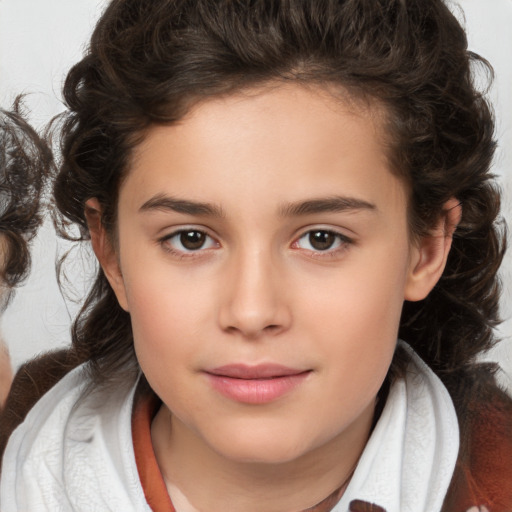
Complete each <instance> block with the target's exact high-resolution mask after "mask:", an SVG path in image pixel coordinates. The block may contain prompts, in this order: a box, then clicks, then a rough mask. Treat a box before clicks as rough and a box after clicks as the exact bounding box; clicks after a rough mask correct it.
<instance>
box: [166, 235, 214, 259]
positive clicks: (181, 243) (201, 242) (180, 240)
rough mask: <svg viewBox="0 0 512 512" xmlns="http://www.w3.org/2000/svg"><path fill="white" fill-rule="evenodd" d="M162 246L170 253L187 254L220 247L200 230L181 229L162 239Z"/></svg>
mask: <svg viewBox="0 0 512 512" xmlns="http://www.w3.org/2000/svg"><path fill="white" fill-rule="evenodd" d="M160 242H161V244H162V246H163V247H164V248H165V249H166V250H169V251H170V252H175V253H180V254H187V253H193V252H199V251H202V250H204V249H213V248H215V247H218V243H217V242H216V241H215V240H214V239H213V238H212V237H211V236H210V235H208V234H207V233H205V232H204V231H201V230H199V229H180V230H179V231H175V232H174V233H172V234H170V235H168V236H166V237H164V238H162V240H161V241H160Z"/></svg>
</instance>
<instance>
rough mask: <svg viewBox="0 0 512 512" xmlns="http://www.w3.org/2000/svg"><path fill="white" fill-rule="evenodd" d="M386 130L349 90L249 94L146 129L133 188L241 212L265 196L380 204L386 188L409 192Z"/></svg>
mask: <svg viewBox="0 0 512 512" xmlns="http://www.w3.org/2000/svg"><path fill="white" fill-rule="evenodd" d="M384 125H385V113H384V109H383V108H382V107H380V106H379V105H372V104H371V103H370V102H363V101H361V100H354V99H353V98H352V97H349V96H348V95H347V94H346V93H343V92H338V91H332V90H328V89H326V88H320V87H312V86H308V87H305V86H302V85H296V84H286V85H283V84H279V85H272V86H267V87H265V88H260V89H252V90H247V91H243V92H240V93H237V94H232V95H229V96H225V97H219V98H213V99H208V100H206V101H203V102H201V103H198V104H196V105H195V107H194V108H192V109H191V110H190V112H189V113H188V114H187V115H186V116H185V117H184V118H183V119H182V120H181V121H179V122H178V123H176V124H173V125H167V126H154V127H152V128H151V129H149V130H148V132H147V134H146V137H145V139H144V141H143V142H142V143H141V144H139V145H138V146H137V147H136V148H135V150H134V153H133V157H132V161H131V166H130V170H129V175H128V180H127V181H128V182H130V181H131V182H132V183H133V186H132V187H131V188H132V190H133V191H135V192H137V193H142V191H143V190H147V193H148V194H158V193H160V194H161V193H167V194H170V195H183V194H185V195H186V196H187V197H189V198H190V196H191V195H192V196H196V197H192V199H194V198H195V199H198V200H205V199H208V200H209V201H210V199H209V196H213V195H215V194H216V195H217V196H218V199H219V200H222V199H229V200H232V199H233V198H237V200H238V201H239V203H242V204H249V203H251V202H252V201H251V200H254V198H255V197H256V196H257V193H261V195H263V196H265V194H266V193H268V192H269V191H272V196H273V197H274V199H275V200H276V201H280V202H282V203H284V202H289V201H294V200H300V199H302V196H305V195H308V194H309V195H310V196H319V197H328V196H331V195H333V194H336V195H350V196H354V197H356V196H357V195H360V194H361V193H362V192H364V193H365V194H367V195H369V196H372V195H380V197H379V200H381V201H382V200H384V199H385V197H384V196H382V194H379V193H380V192H382V190H384V189H393V190H394V194H395V193H396V192H397V190H398V192H400V191H402V192H403V190H401V189H403V187H402V186H401V184H399V183H398V182H397V179H396V178H395V177H394V176H393V175H392V173H391V172H390V170H389V163H388V158H387V147H388V145H387V144H386V140H385V130H384V128H383V127H384ZM384 185H385V186H384ZM333 186H335V187H336V189H337V190H336V191H335V192H334V191H333ZM361 187H362V188H363V189H365V190H364V191H363V190H362V189H361ZM383 187H384V188H383ZM395 189H397V190H395ZM399 189H400V190H399ZM121 193H122V191H121ZM139 195H140V194H139ZM363 200H366V199H363Z"/></svg>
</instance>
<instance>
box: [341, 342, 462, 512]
mask: <svg viewBox="0 0 512 512" xmlns="http://www.w3.org/2000/svg"><path fill="white" fill-rule="evenodd" d="M400 343H401V344H402V346H403V347H404V348H405V349H406V350H407V351H408V352H409V353H410V354H411V362H410V364H409V366H408V367H407V373H406V377H405V380H398V381H396V382H395V383H394V384H393V385H392V386H391V389H390V392H389V395H388V399H387V401H386V405H385V407H384V410H383V411H382V414H381V417H380V418H379V421H378V422H377V425H376V426H375V429H374V431H373V432H372V435H371V437H370V439H369V441H368V443H367V444H366V447H365V449H364V451H363V454H362V455H361V458H360V459H359V462H358V464H357V468H356V470H355V472H354V475H353V476H352V479H351V481H350V484H349V485H348V487H347V489H346V491H345V493H344V495H343V497H342V498H341V500H340V502H339V503H338V504H337V505H336V506H335V507H334V509H333V511H332V512H347V510H348V505H349V503H350V501H352V500H355V499H358V500H363V501H368V502H370V503H374V504H376V505H379V506H380V507H382V508H384V509H385V510H386V511H387V512H439V511H440V510H441V507H442V505H443V500H444V497H445V495H446V492H447V490H448V486H449V484H450V481H451V477H452V474H453V471H454V469H455V463H456V461H457V454H458V451H459V425H458V422H457V415H456V413H455V409H454V406H453V402H452V400H451V398H450V395H449V394H448V391H447V390H446V388H445V387H444V385H443V384H442V382H441V381H440V380H439V378H438V377H437V376H436V375H435V374H434V372H433V371H432V370H431V369H430V368H429V367H428V366H427V365H426V364H425V363H424V362H423V361H422V360H421V359H420V358H419V357H418V356H417V355H416V354H415V353H414V352H413V350H412V349H411V348H410V347H409V346H408V345H407V344H406V343H403V342H400Z"/></svg>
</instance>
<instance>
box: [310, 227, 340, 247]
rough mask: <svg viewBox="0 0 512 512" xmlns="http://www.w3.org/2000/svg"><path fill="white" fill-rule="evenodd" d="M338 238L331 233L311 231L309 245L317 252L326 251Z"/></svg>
mask: <svg viewBox="0 0 512 512" xmlns="http://www.w3.org/2000/svg"><path fill="white" fill-rule="evenodd" d="M337 238H338V236H337V235H336V234H335V233H333V232H332V231H311V232H310V233H309V244H310V245H311V247H312V248H313V249H315V250H317V251H327V250H328V249H331V248H332V247H333V245H334V244H335V243H336V239H337Z"/></svg>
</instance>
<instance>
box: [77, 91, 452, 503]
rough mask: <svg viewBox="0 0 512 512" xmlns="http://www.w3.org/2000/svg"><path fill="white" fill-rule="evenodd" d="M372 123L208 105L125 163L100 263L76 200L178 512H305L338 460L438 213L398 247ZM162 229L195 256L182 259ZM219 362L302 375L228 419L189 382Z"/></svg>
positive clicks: (271, 96)
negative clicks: (197, 242) (190, 242)
mask: <svg viewBox="0 0 512 512" xmlns="http://www.w3.org/2000/svg"><path fill="white" fill-rule="evenodd" d="M382 117H383V114H382V112H379V111H378V109H376V108H375V109H373V110H372V109H370V108H369V107H368V106H366V107H364V108H363V107H358V106H357V104H355V103H354V102H351V103H349V102H347V101H343V100H340V98H339V97H337V98H336V97H334V96H333V95H332V94H330V93H328V92H327V91H325V90H323V89H320V88H305V87H302V86H299V85H279V84H278V85H276V86H275V87H267V88H265V89H260V90H255V91H247V92H245V93H243V94H242V93H240V94H236V95H232V96H228V97H224V98H216V99H210V100H207V101H205V102H203V103H201V104H199V105H197V106H196V107H195V108H194V109H193V110H192V111H191V112H190V113H189V114H188V115H187V116H186V117H185V118H184V119H183V120H182V121H181V122H180V123H178V124H176V125H173V126H159V127H153V128H152V129H151V130H150V131H149V133H148V134H147V136H146V138H145V140H144V142H142V143H141V144H140V146H139V147H137V148H136V149H135V151H134V155H133V159H132V165H131V168H130V171H129V174H128V176H127V178H126V180H125V181H124V182H123V184H122V186H121V190H120V196H119V206H118V227H117V228H118V229H117V242H116V247H113V245H112V244H111V243H110V241H109V240H110V239H109V237H108V236H107V234H106V233H105V232H104V230H103V229H102V227H101V223H100V221H99V219H100V215H101V211H100V208H99V205H98V202H97V201H96V200H95V199H92V200H90V201H89V202H88V208H87V216H88V222H89V226H90V230H91V235H92V242H93V247H94V249H95V252H96V254H97V256H98V258H99V260H100V263H101V264H102V266H103V268H104V270H105V272H106V275H107V277H108V278H109V281H110V283H111V285H112V286H113V288H114V290H115V292H116V294H117V297H118V300H119V302H120V304H121V306H122V307H123V308H124V309H126V310H127V311H129V312H130V315H131V319H132V325H133V332H134V339H135V348H136V352H137V357H138V360H139V363H140V365H141V368H142V370H143V372H144V373H145V375H146V377H147V379H148V381H149V383H150V385H151V386H152V388H153V389H154V390H155V392H156V393H157V394H158V395H159V396H160V397H161V399H162V400H163V403H164V405H163V406H162V407H161V409H160V411H159V413H158V414H157V416H156V418H155V420H154V422H153V425H152V437H153V444H154V447H155V453H156V456H157V459H158V462H159V465H160V468H161V470H162V473H163V475H164V477H165V479H166V481H167V483H168V488H169V490H170V493H171V497H173V498H174V499H175V500H176V501H177V502H178V501H179V503H180V506H182V507H183V510H210V511H213V512H215V511H221V510H245V511H249V512H250V511H256V510H257V511H260V512H261V511H267V512H271V511H279V510H281V511H282V510H301V509H305V508H307V507H310V506H312V505H314V504H316V503H318V502H319V501H321V500H322V499H323V498H325V497H326V496H327V495H329V494H330V493H331V492H332V491H334V490H335V489H336V488H338V487H339V486H340V485H341V484H342V483H343V482H345V481H346V480H347V478H348V477H349V476H350V473H351V471H352V469H353V468H354V466H355V464H356V463H357V460H358V458H359V456H360V454H361V452H362V450H363V449H364V446H365V443H366V441H367V439H368V435H369V432H370V428H371V423H372V419H373V412H374V407H375V400H376V395H377V393H378V391H379V388H380V386H381V384H382V382H383V380H384V378H385V376H386V373H387V370H388V368H389V365H390V362H391V359H392V356H393V351H394V348H395V344H396V337H397V331H398V324H399V319H400V312H401V308H402V304H403V301H404V299H408V300H420V299H422V298H424V297H425V296H426V295H427V294H428V292H429V291H430V290H431V288H432V287H433V286H434V284H435V282H436V281H437V279H438V278H439V276H440V275H441V273H442V270H443V268H444V264H445V261H446V256H447V254H448V251H449V247H450V241H451V237H450V234H451V227H450V226H452V225H455V224H456V222H457V215H458V213H457V212H458V210H457V208H451V209H450V213H447V214H446V215H443V216H441V219H440V221H439V225H438V226H437V227H436V229H434V230H433V232H432V236H431V237H426V238H424V239H421V240H415V241H414V242H413V241H412V240H411V237H410V236H409V232H408V225H407V215H406V211H407V197H408V194H407V190H406V188H405V186H404V185H403V183H402V182H401V181H400V180H399V179H398V178H397V177H396V176H395V175H393V174H392V173H391V172H390V170H389V166H388V162H387V159H386V153H385V146H384V144H383V142H382V136H381V132H382V129H381V123H382ZM163 198H166V199H165V200H164V199H163ZM169 198H171V199H173V200H176V199H178V200H180V201H188V202H189V203H190V202H195V203H206V204H207V205H209V209H205V208H204V205H203V208H199V209H198V208H195V209H196V210H197V211H194V212H192V211H190V210H191V208H190V204H189V203H187V205H186V206H187V208H185V209H186V210H188V211H187V212H183V211H176V209H178V210H179V209H181V210H183V205H184V203H177V202H176V201H175V202H172V201H169ZM340 198H341V201H340ZM333 199H335V200H334V201H333ZM317 200H323V203H318V202H317V203H315V204H314V206H316V208H312V207H311V206H312V205H313V203H312V202H314V201H317ZM325 200H327V201H325ZM301 205H302V206H301ZM333 205H335V206H336V207H334V206H333ZM340 205H341V206H340ZM454 205H455V203H454V204H450V205H447V208H448V207H450V206H454ZM319 206H321V207H319ZM207 210H211V211H207ZM459 213H460V212H459ZM180 230H182V231H183V230H185V231H187V232H188V233H189V234H190V235H191V236H192V238H193V237H194V236H196V235H195V234H194V233H195V232H197V231H200V232H203V233H205V237H204V245H202V246H200V247H199V248H198V249H197V250H186V248H185V247H184V246H183V245H182V244H181V243H180V240H181V238H180V235H179V232H180ZM326 232H327V233H326ZM328 232H331V233H334V235H332V237H331V238H329V237H328ZM176 233H178V234H176ZM310 233H317V234H318V236H319V237H320V238H322V237H323V238H325V237H327V238H328V239H329V240H331V241H332V245H331V246H330V247H328V248H327V249H322V250H318V246H317V245H312V239H311V238H310ZM313 242H314V239H313ZM235 363H236V364H240V363H242V364H245V365H248V366H252V365H256V364H261V363H278V364H281V365H285V366H286V367H292V368H295V369H298V370H300V371H307V372H308V373H307V374H306V375H307V376H306V378H304V379H303V380H302V381H301V382H300V384H298V385H297V386H295V387H294V388H293V389H292V390H291V391H289V392H288V393H285V394H284V395H283V396H280V397H278V398H277V399H275V400H271V401H270V402H267V403H262V404H252V403H241V402H240V401H237V400H233V399H230V398H228V397H226V396H224V395H223V394H221V393H219V392H218V391H217V390H216V389H215V388H214V387H213V386H212V385H211V382H210V380H209V377H208V373H207V372H208V371H210V370H211V369H212V368H216V367H219V366H222V365H227V364H235Z"/></svg>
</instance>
